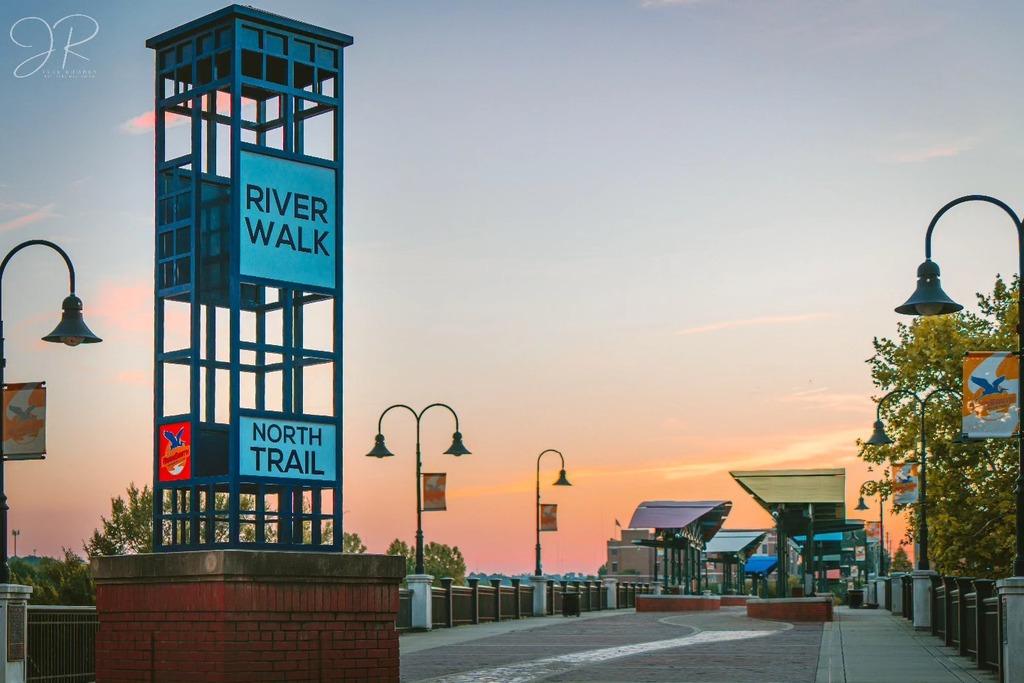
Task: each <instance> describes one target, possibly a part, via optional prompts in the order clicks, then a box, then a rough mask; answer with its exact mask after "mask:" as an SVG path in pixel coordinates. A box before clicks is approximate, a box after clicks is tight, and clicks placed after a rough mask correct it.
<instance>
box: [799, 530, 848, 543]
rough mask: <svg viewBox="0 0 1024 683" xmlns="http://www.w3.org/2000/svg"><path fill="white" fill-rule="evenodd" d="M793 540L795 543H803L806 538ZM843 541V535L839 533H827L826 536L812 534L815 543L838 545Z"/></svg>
mask: <svg viewBox="0 0 1024 683" xmlns="http://www.w3.org/2000/svg"><path fill="white" fill-rule="evenodd" d="M793 540H794V541H796V542H797V543H803V542H804V541H806V540H807V536H794V537H793ZM842 540H843V533H842V532H841V531H837V532H832V533H827V534H814V542H815V543H838V542H840V541H842Z"/></svg>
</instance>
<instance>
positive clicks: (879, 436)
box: [864, 420, 893, 446]
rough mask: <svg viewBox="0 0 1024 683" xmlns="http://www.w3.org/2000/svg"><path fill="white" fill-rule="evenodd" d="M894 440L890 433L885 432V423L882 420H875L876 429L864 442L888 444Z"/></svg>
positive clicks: (877, 444) (879, 444)
mask: <svg viewBox="0 0 1024 683" xmlns="http://www.w3.org/2000/svg"><path fill="white" fill-rule="evenodd" d="M892 442H893V441H892V439H890V438H889V435H888V434H886V433H885V424H883V423H882V421H881V420H875V431H874V432H873V433H872V434H871V438H870V439H868V440H867V441H865V442H864V443H866V444H867V445H868V446H888V445H889V444H891V443H892Z"/></svg>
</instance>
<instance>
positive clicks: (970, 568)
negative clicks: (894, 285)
mask: <svg viewBox="0 0 1024 683" xmlns="http://www.w3.org/2000/svg"><path fill="white" fill-rule="evenodd" d="M1017 286H1018V280H1016V279H1015V280H1014V281H1013V282H1012V283H1011V284H1009V285H1008V284H1007V283H1006V282H1004V281H1003V280H1002V278H998V277H997V279H996V282H995V287H994V288H993V291H992V293H991V294H979V295H978V312H977V313H972V312H961V313H957V314H955V315H942V316H930V317H920V318H915V319H913V321H912V322H910V323H909V324H904V323H900V324H899V325H898V326H897V335H896V339H893V340H890V339H885V338H882V339H879V338H875V340H874V349H875V354H874V356H872V357H871V358H870V359H869V360H868V361H867V362H868V364H869V365H870V366H871V375H872V378H873V379H874V383H875V386H876V387H878V389H879V392H880V393H879V394H878V396H876V397H875V400H876V401H878V400H879V399H881V398H882V396H884V395H886V394H887V393H888V392H890V391H893V390H897V389H906V390H909V391H911V392H914V393H915V394H917V395H919V396H921V397H922V398H924V396H925V395H926V394H927V393H929V392H930V391H932V390H934V389H948V390H951V392H952V394H954V395H945V394H936V395H935V396H934V397H933V398H932V399H931V400H929V401H928V403H927V409H926V411H925V431H926V436H927V445H928V452H927V467H926V475H927V496H928V500H927V504H928V530H929V534H928V539H929V559H930V560H931V561H932V562H933V563H934V565H935V568H936V569H937V570H938V571H939V572H942V573H950V574H960V575H964V576H975V577H990V578H998V577H1002V576H1008V575H1009V573H1010V568H1011V563H1012V559H1013V554H1014V539H1015V516H1014V511H1015V507H1014V499H1013V489H1014V486H1015V480H1016V477H1017V467H1018V464H1017V448H1016V446H1017V444H1016V441H1015V440H1014V439H987V440H985V441H984V442H981V443H978V444H970V445H965V444H957V443H953V441H954V439H956V438H957V437H958V436H959V434H960V432H961V410H960V405H961V402H960V400H959V399H958V398H957V395H960V394H961V393H962V387H963V357H964V354H965V353H966V352H967V351H1009V350H1011V349H1015V348H1016V341H1017V340H1016V325H1017V307H1016V296H1017ZM881 416H882V419H883V421H884V422H885V425H886V433H887V434H888V435H889V437H890V438H891V439H892V440H893V441H894V443H893V444H892V445H890V446H866V445H864V444H861V450H860V457H861V458H863V459H864V460H865V461H867V462H870V463H873V464H881V465H883V466H885V467H886V474H885V476H886V479H884V480H883V481H882V482H881V489H882V493H883V495H885V496H886V497H889V496H891V492H892V482H891V480H889V479H888V469H889V465H890V464H891V463H894V462H901V461H905V460H910V459H915V458H916V457H917V455H916V453H917V452H918V451H919V450H920V449H919V443H920V442H919V439H920V429H921V427H920V408H919V406H918V404H917V403H916V402H915V401H913V400H907V399H902V398H900V397H893V398H891V399H889V400H887V401H885V403H884V404H883V405H882V409H881ZM918 505H919V503H915V504H912V505H896V506H894V508H895V510H896V511H897V512H906V513H908V514H909V516H910V518H909V520H908V521H909V524H908V527H909V532H908V534H909V536H910V537H911V538H916V536H917V530H918V517H917V512H918V509H919V508H918ZM897 555H898V553H897ZM892 568H893V569H896V557H895V556H894V557H893V567H892Z"/></svg>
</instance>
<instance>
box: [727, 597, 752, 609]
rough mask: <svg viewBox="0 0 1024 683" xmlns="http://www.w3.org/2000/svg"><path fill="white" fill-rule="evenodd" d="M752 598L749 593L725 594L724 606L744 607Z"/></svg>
mask: <svg viewBox="0 0 1024 683" xmlns="http://www.w3.org/2000/svg"><path fill="white" fill-rule="evenodd" d="M750 599H751V596H749V595H723V596H722V607H743V606H745V605H746V604H747V601H748V600H750Z"/></svg>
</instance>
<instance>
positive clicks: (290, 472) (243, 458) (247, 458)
mask: <svg viewBox="0 0 1024 683" xmlns="http://www.w3.org/2000/svg"><path fill="white" fill-rule="evenodd" d="M239 425H240V427H239V429H240V430H241V431H240V433H239V438H238V451H239V467H238V473H239V475H241V476H242V477H272V478H275V479H280V478H285V479H304V480H313V481H325V482H333V481H334V480H335V475H336V474H337V457H338V452H337V449H336V448H335V443H336V442H335V429H334V425H331V424H324V423H323V422H301V421H297V420H276V419H272V418H264V417H247V416H242V417H241V418H240V419H239Z"/></svg>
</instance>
